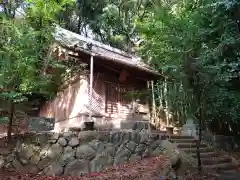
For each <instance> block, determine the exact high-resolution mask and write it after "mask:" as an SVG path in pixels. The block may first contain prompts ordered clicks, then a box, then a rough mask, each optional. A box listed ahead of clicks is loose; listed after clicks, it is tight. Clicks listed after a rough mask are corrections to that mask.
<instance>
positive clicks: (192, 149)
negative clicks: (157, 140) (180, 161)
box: [180, 147, 214, 153]
mask: <svg viewBox="0 0 240 180" xmlns="http://www.w3.org/2000/svg"><path fill="white" fill-rule="evenodd" d="M180 150H182V151H184V152H186V153H196V151H197V148H180ZM199 151H200V153H205V152H214V149H213V148H210V147H207V148H199Z"/></svg>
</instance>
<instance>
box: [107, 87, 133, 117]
mask: <svg viewBox="0 0 240 180" xmlns="http://www.w3.org/2000/svg"><path fill="white" fill-rule="evenodd" d="M105 87H106V106H105V112H106V113H107V114H110V115H111V116H112V115H113V116H114V115H117V116H122V117H126V116H127V115H128V114H129V113H130V112H131V108H132V100H131V99H130V98H129V97H128V92H129V91H131V88H129V87H126V86H122V85H120V84H114V83H109V82H106V83H105Z"/></svg>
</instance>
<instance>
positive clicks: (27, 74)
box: [0, 0, 72, 103]
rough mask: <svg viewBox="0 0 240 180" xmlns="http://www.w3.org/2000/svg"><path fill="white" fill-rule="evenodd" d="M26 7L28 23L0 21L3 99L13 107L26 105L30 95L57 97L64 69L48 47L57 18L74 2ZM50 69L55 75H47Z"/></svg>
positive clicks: (0, 95) (29, 3)
mask: <svg viewBox="0 0 240 180" xmlns="http://www.w3.org/2000/svg"><path fill="white" fill-rule="evenodd" d="M25 3H27V4H28V7H27V8H26V9H25V13H24V14H25V15H26V18H25V19H22V20H11V19H9V18H8V14H6V13H5V17H6V18H5V17H3V18H2V19H1V20H0V23H1V25H0V34H1V35H2V37H1V38H0V47H1V49H0V88H1V94H0V97H1V98H2V99H6V100H10V101H12V102H14V103H19V102H23V101H26V100H27V99H28V98H27V97H29V96H31V94H42V95H44V96H48V97H51V96H52V95H53V94H55V93H56V90H57V88H58V86H59V84H58V83H60V82H58V83H56V80H57V79H59V77H60V74H61V71H60V72H59V69H62V68H63V67H64V66H60V64H59V63H58V62H57V61H55V60H54V59H52V57H50V56H49V47H50V44H51V43H52V42H53V40H52V33H53V31H54V23H55V22H57V18H56V17H57V14H58V13H59V12H60V11H62V10H63V9H64V5H68V4H71V3H72V1H65V0H63V1H58V2H57V1H53V0H51V1H43V0H38V1H32V0H28V1H25ZM4 7H10V6H7V5H4ZM15 9H16V8H15ZM15 9H12V10H15ZM48 68H54V69H56V71H55V72H56V73H54V74H47V73H46V71H47V69H48ZM59 73H60V74H59ZM57 77H58V78H57ZM53 85H54V86H53Z"/></svg>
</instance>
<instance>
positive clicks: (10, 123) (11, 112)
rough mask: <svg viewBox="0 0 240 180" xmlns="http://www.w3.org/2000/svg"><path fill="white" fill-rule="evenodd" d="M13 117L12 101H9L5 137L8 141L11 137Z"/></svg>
mask: <svg viewBox="0 0 240 180" xmlns="http://www.w3.org/2000/svg"><path fill="white" fill-rule="evenodd" d="M13 117H14V102H11V107H10V116H9V123H8V131H7V139H8V142H10V141H11V139H12V124H13Z"/></svg>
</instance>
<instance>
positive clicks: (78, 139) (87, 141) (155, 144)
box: [0, 131, 164, 176]
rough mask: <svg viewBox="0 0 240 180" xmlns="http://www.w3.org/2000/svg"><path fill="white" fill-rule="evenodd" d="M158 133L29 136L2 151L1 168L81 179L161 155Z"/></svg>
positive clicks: (93, 132)
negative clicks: (7, 150)
mask: <svg viewBox="0 0 240 180" xmlns="http://www.w3.org/2000/svg"><path fill="white" fill-rule="evenodd" d="M161 138H162V137H161V136H160V135H159V134H148V133H147V132H139V131H131V132H124V131H116V132H113V131H112V132H107V131H100V132H99V131H80V132H65V133H55V134H53V133H51V134H50V133H48V134H46V133H45V134H31V135H29V136H26V137H24V138H22V139H20V140H18V142H17V144H16V147H15V148H14V150H13V151H11V152H4V151H1V152H0V154H1V156H0V167H5V168H6V169H10V170H18V171H19V170H20V171H27V172H32V173H42V174H45V175H56V176H61V175H68V176H80V175H82V174H85V173H90V172H99V171H102V170H104V169H105V168H106V167H108V166H112V165H117V164H121V163H125V162H129V161H130V162H133V161H138V160H141V159H142V158H144V157H150V156H159V155H160V154H163V153H164V149H163V148H162V147H161V143H162V140H161Z"/></svg>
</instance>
